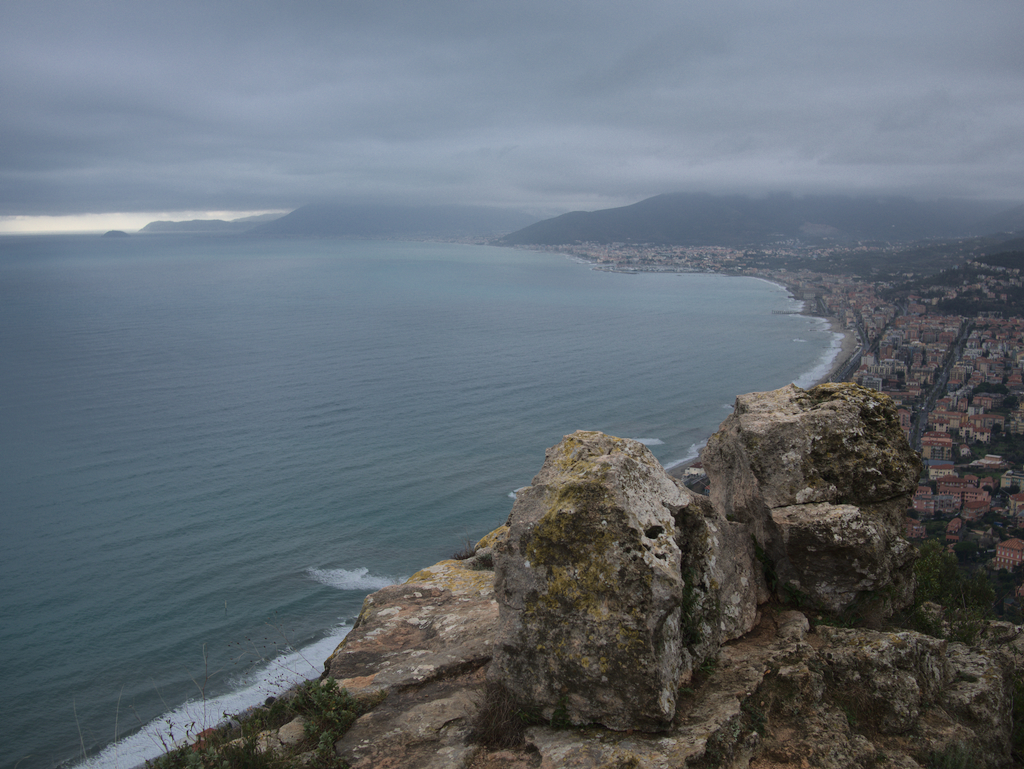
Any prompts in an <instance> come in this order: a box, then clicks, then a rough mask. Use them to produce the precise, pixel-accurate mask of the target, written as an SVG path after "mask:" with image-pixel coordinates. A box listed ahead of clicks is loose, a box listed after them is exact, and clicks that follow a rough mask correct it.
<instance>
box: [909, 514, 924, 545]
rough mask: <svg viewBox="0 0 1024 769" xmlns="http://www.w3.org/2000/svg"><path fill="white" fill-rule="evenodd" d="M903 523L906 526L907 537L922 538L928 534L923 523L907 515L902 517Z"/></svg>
mask: <svg viewBox="0 0 1024 769" xmlns="http://www.w3.org/2000/svg"><path fill="white" fill-rule="evenodd" d="M903 525H904V526H906V528H907V539H924V538H925V537H927V536H928V534H927V533H926V532H925V530H924V524H923V523H921V522H920V521H916V520H914V519H913V518H911V517H910V516H909V515H908V516H906V518H904V520H903Z"/></svg>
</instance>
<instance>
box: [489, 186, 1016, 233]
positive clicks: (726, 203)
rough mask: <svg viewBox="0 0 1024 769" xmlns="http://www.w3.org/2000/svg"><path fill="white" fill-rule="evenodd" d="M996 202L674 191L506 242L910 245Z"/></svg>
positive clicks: (990, 210)
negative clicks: (863, 242)
mask: <svg viewBox="0 0 1024 769" xmlns="http://www.w3.org/2000/svg"><path fill="white" fill-rule="evenodd" d="M997 210H998V209H997V208H996V204H993V203H990V202H977V201H957V200H938V201H928V202H918V201H914V200H912V199H910V198H903V197H870V198H869V197H860V198H856V197H846V196H839V195H828V196H826V195H817V196H805V197H795V196H793V195H789V194H776V195H768V196H766V197H761V198H751V197H747V196H743V195H708V194H702V193H685V192H677V193H670V194H667V195H657V196H655V197H653V198H647V199H646V200H642V201H640V202H639V203H634V204H633V205H631V206H624V207H622V208H609V209H605V210H602V211H589V212H588V211H574V212H572V213H568V214H563V215H562V216H557V217H555V218H554V219H547V220H545V221H542V222H537V223H536V224H532V225H530V226H529V227H525V228H523V229H522V230H519V231H517V232H513V233H512V234H510V235H506V236H505V237H504V238H501V240H500V241H499V242H500V243H502V244H506V245H526V244H537V245H559V244H567V243H575V242H588V241H589V242H595V243H651V244H675V245H698V246H699V245H722V246H743V245H749V244H763V243H770V242H778V241H780V240H786V239H795V238H798V239H800V240H803V241H811V240H818V239H828V240H832V241H836V240H838V241H853V240H871V241H888V242H892V241H911V240H922V239H926V238H935V237H964V236H968V235H972V234H981V233H984V232H987V231H989V230H986V229H984V227H980V228H979V222H980V221H981V220H982V219H983V218H984V217H992V216H993V215H994V214H995V213H996V212H997Z"/></svg>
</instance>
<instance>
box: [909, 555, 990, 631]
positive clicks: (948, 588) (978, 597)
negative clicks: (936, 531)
mask: <svg viewBox="0 0 1024 769" xmlns="http://www.w3.org/2000/svg"><path fill="white" fill-rule="evenodd" d="M962 544H967V543H962ZM974 548H975V550H977V544H975V545H974ZM914 575H915V576H916V577H917V593H916V595H915V600H914V606H915V611H914V617H915V624H917V625H918V627H920V628H921V629H922V630H923V631H924V632H930V633H933V634H939V635H945V634H946V631H945V630H944V628H943V625H942V621H944V622H945V623H947V624H948V628H949V630H948V635H949V637H950V638H952V639H953V640H954V641H964V642H967V643H969V642H971V641H973V640H974V638H975V636H977V634H978V631H979V630H980V629H981V623H982V622H983V621H984V620H985V619H986V618H987V617H990V616H991V614H992V604H993V603H994V602H995V598H996V594H995V591H994V590H993V589H992V585H991V584H990V583H989V581H988V578H986V576H985V574H984V572H982V571H978V572H975V574H974V575H973V576H971V577H968V576H967V575H966V574H965V573H964V572H963V571H961V570H960V567H959V564H958V562H957V556H956V555H954V554H953V553H950V552H949V551H948V550H946V549H945V548H944V547H943V546H942V545H941V544H940V543H939V542H938V541H936V540H928V541H927V542H925V543H924V544H923V545H922V546H921V557H920V558H919V559H918V560H917V563H916V564H914ZM926 602H931V603H936V604H939V605H940V606H942V607H943V613H942V617H941V620H940V623H939V624H938V626H936V623H935V622H934V621H930V620H929V614H928V613H927V612H925V611H923V610H922V605H923V604H924V603H926Z"/></svg>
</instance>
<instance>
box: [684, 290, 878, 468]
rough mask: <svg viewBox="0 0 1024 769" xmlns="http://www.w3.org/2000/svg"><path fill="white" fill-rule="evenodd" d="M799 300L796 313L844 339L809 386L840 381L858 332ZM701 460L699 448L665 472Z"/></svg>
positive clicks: (686, 466) (857, 342)
mask: <svg viewBox="0 0 1024 769" xmlns="http://www.w3.org/2000/svg"><path fill="white" fill-rule="evenodd" d="M758 280H763V281H764V282H766V283H771V284H772V285H775V286H779V287H780V288H784V289H785V290H786V291H787V292H789V295H790V297H791V298H793V299H797V297H796V296H794V294H793V290H792V289H791V288H790V286H788V285H786V284H785V283H780V282H778V281H774V280H768V279H767V278H758ZM798 301H803V302H804V307H803V309H802V310H800V312H799V313H795V314H799V315H806V316H808V317H813V318H820V319H821V320H823V321H825V322H826V323H827V324H828V327H829V331H830V332H831V333H832V334H833V335H835V336H842V340H841V341H840V342H839V344H838V345H833V349H834V350H835V354H834V355H833V358H832V361H831V362H830V363H829V365H828V369H827V373H825V374H824V375H822V376H819V377H818V378H817V379H815V380H814V381H813V382H812V383H811V384H810V385H808V387H814V386H815V385H819V384H823V383H825V382H832V381H838V380H837V379H836V377H838V376H839V374H840V373H841V372H842V371H843V369H844V368H846V366H847V364H848V363H849V362H850V359H851V358H852V357H853V356H854V355H856V353H857V351H858V350H859V349H860V340H859V339H858V338H857V334H856V333H855V332H853V331H851V330H850V329H847V328H845V327H844V326H842V325H841V323H840V321H839V319H838V318H835V317H826V316H822V315H818V314H817V313H814V312H812V311H810V310H809V308H808V302H807V300H798ZM706 443H707V441H706V440H705V444H706ZM702 449H703V447H702ZM699 461H700V450H698V452H697V456H695V457H691V458H689V459H684V460H682V461H678V462H674V463H672V464H670V465H669V466H667V467H665V472H666V473H668V474H669V475H670V476H672V477H673V478H675V479H677V480H682V479H683V477H684V476H685V473H686V470H687V468H690V467H692V466H693V465H694V464H696V463H697V462H699Z"/></svg>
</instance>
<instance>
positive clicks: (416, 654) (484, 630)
mask: <svg viewBox="0 0 1024 769" xmlns="http://www.w3.org/2000/svg"><path fill="white" fill-rule="evenodd" d="M493 580H494V572H493V571H490V570H475V569H472V568H470V564H468V563H467V562H465V561H441V562H440V563H438V564H435V565H434V566H431V567H430V568H429V569H423V570H422V571H419V572H417V573H416V574H414V575H412V576H411V577H410V578H409V579H408V580H407V581H406V582H405V583H404V584H402V585H392V586H390V587H386V588H384V589H383V590H380V591H378V592H376V593H373V594H372V595H370V596H367V598H366V600H365V601H364V603H363V609H362V611H361V612H360V614H359V619H358V620H356V624H355V627H354V628H353V629H352V631H351V632H350V633H349V634H348V635H347V636H345V640H344V641H342V642H341V644H340V645H339V646H338V648H337V649H335V650H334V653H333V654H332V655H331V656H330V657H328V658H327V661H326V662H325V663H324V670H325V673H324V674H325V675H329V676H331V677H332V678H334V679H336V680H337V681H338V682H339V683H340V684H341V685H342V686H344V687H346V688H347V689H348V690H349V691H350V692H353V693H374V692H379V691H388V690H390V689H393V688H396V687H403V686H412V685H417V684H422V683H424V682H427V681H430V680H433V679H436V678H441V677H444V676H447V675H450V674H452V673H454V672H461V671H463V670H466V669H469V668H471V667H474V666H475V667H479V666H482V665H484V664H486V663H487V662H489V661H490V659H491V648H492V643H493V639H494V635H495V627H496V623H497V615H498V606H497V603H496V602H495V601H494V590H493Z"/></svg>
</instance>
